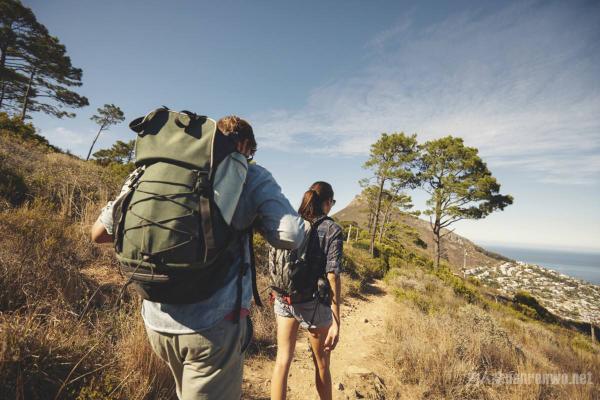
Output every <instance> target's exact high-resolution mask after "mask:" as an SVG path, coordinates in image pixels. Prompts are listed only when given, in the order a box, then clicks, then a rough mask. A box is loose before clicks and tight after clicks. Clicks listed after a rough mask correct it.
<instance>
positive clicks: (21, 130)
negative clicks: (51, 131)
mask: <svg viewBox="0 0 600 400" xmlns="http://www.w3.org/2000/svg"><path fill="white" fill-rule="evenodd" d="M0 132H2V133H3V134H8V135H11V136H13V137H17V138H19V139H21V140H23V141H26V142H33V143H36V144H39V145H42V146H44V147H46V148H48V149H49V150H52V151H56V152H60V151H61V150H60V149H59V148H58V147H56V146H53V145H51V144H50V142H48V139H46V138H45V137H43V136H41V135H38V134H37V133H36V131H35V127H34V126H33V125H32V124H26V123H24V122H22V121H21V120H20V119H19V117H16V116H15V117H10V116H9V115H8V114H6V113H0Z"/></svg>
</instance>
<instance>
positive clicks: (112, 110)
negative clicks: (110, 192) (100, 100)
mask: <svg viewBox="0 0 600 400" xmlns="http://www.w3.org/2000/svg"><path fill="white" fill-rule="evenodd" d="M97 111H98V114H94V115H92V116H91V117H90V119H91V120H92V121H94V122H95V123H97V124H98V125H100V128H99V129H98V133H96V137H95V138H94V141H93V142H92V145H91V146H90V151H88V154H87V157H86V158H85V159H86V161H87V160H89V159H90V155H91V154H92V150H93V148H94V145H95V144H96V141H97V140H98V137H99V136H100V134H101V133H102V131H105V130H107V129H108V128H109V127H111V126H112V125H116V124H118V123H120V122H123V121H124V120H125V114H123V111H121V109H120V108H119V107H117V106H115V105H114V104H105V105H104V106H103V107H101V108H98V109H97Z"/></svg>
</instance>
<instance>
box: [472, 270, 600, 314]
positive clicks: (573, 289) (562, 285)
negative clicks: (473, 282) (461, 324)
mask: <svg viewBox="0 0 600 400" xmlns="http://www.w3.org/2000/svg"><path fill="white" fill-rule="evenodd" d="M464 272H465V275H466V276H472V277H474V278H477V279H478V280H479V281H481V282H482V283H483V284H485V285H487V286H490V287H493V288H496V289H497V290H499V291H500V292H501V293H503V294H505V295H508V296H514V295H515V293H517V292H519V291H525V292H527V293H529V294H531V295H532V296H534V297H535V298H536V299H537V300H538V301H539V302H540V304H542V305H543V306H544V307H545V308H546V309H548V311H550V312H552V313H553V314H556V315H558V316H560V317H562V318H565V319H568V320H572V321H577V322H588V323H590V322H591V323H594V324H596V325H599V324H600V285H596V284H592V283H589V282H587V281H585V280H582V279H578V278H573V277H571V276H569V275H566V274H564V273H561V272H558V271H555V270H552V269H549V268H546V267H543V266H540V265H536V264H532V263H525V262H520V261H515V262H511V261H507V262H503V263H500V264H498V265H496V266H493V267H489V266H478V267H474V268H470V269H466V270H465V271H464Z"/></svg>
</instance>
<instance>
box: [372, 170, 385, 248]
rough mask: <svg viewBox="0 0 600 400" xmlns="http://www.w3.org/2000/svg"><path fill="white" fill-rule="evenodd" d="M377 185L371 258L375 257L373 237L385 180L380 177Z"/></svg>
mask: <svg viewBox="0 0 600 400" xmlns="http://www.w3.org/2000/svg"><path fill="white" fill-rule="evenodd" d="M380 179H381V181H380V183H379V193H377V207H375V217H374V218H375V219H374V221H373V231H372V232H371V249H370V251H371V256H374V255H375V235H376V234H377V225H378V224H379V211H380V210H381V195H382V193H383V185H384V184H385V178H384V177H381V178H380Z"/></svg>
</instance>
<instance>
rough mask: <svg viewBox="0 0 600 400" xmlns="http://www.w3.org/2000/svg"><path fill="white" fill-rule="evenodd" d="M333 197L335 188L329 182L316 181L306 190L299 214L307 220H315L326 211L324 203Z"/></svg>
mask: <svg viewBox="0 0 600 400" xmlns="http://www.w3.org/2000/svg"><path fill="white" fill-rule="evenodd" d="M330 199H333V189H332V188H331V185H330V184H329V183H327V182H315V183H313V184H312V185H311V187H310V188H309V189H308V190H307V191H306V192H304V196H303V197H302V203H301V204H300V208H298V214H300V216H301V217H302V218H304V219H305V220H307V221H310V222H313V221H314V220H316V219H317V218H319V217H321V216H322V215H324V214H325V213H324V212H323V203H324V202H326V201H327V200H330Z"/></svg>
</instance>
